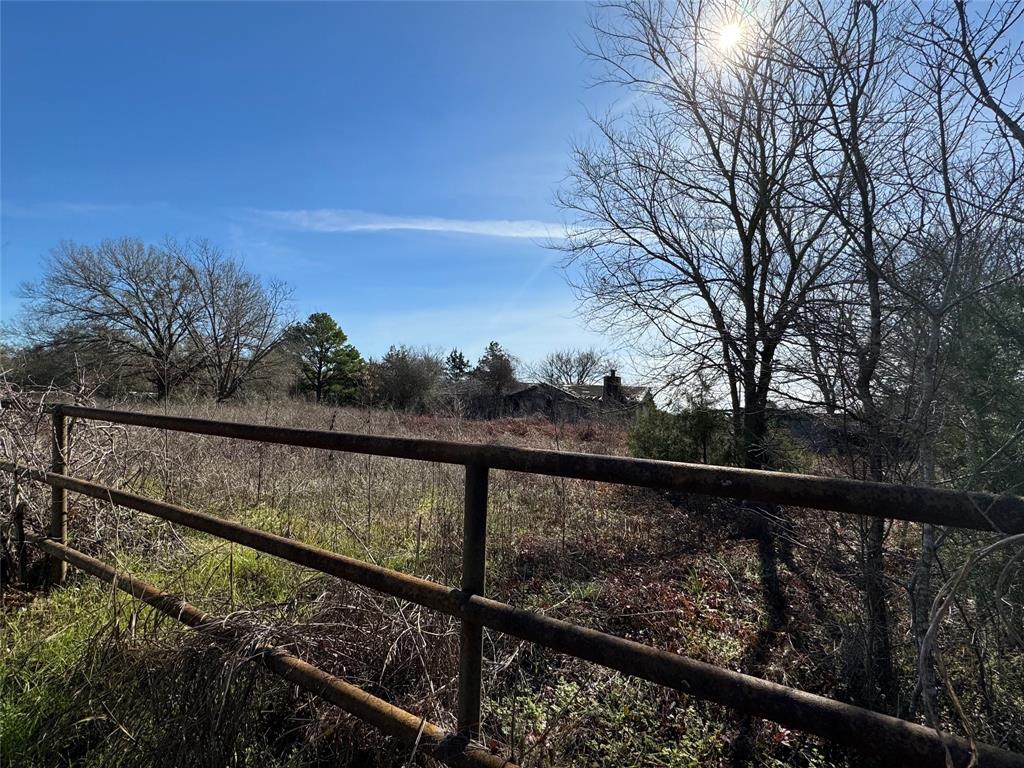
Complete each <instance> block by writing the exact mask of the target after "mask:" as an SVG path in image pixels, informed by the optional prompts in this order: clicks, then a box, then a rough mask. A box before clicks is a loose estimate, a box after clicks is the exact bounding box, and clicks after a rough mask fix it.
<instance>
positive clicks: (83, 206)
mask: <svg viewBox="0 0 1024 768" xmlns="http://www.w3.org/2000/svg"><path fill="white" fill-rule="evenodd" d="M0 14H2V103H0V109H2V113H0V141H2V147H0V149H2V178H0V182H2V189H0V202H2V222H0V223H2V238H0V243H2V247H3V251H2V272H0V282H2V286H0V288H2V291H0V301H2V308H0V315H2V317H3V319H5V320H8V319H10V318H11V317H12V316H14V315H16V314H17V309H18V301H17V292H18V286H19V285H20V284H21V283H22V282H23V281H25V280H32V279H34V278H36V277H37V276H38V275H39V273H40V270H41V267H42V259H43V258H44V257H45V255H46V254H47V253H48V251H49V249H50V248H52V247H53V246H54V245H55V244H56V243H57V242H58V241H59V240H61V239H72V240H76V241H80V242H87V243H88V242H95V241H98V240H99V239H101V238H103V237H108V236H122V235H132V236H138V237H142V238H145V239H147V240H159V239H161V238H163V237H164V236H165V235H173V236H177V237H183V238H184V237H190V236H191V237H208V238H210V239H212V240H213V241H215V242H216V243H218V244H220V245H221V246H222V247H223V248H225V249H226V250H228V251H230V252H233V253H236V254H238V255H242V256H244V257H245V261H246V263H247V265H248V266H249V267H250V268H251V269H253V270H254V271H258V272H260V273H263V274H266V275H275V276H277V277H281V278H284V279H285V280H287V281H288V282H289V283H290V284H291V285H292V286H293V287H294V289H295V301H294V306H293V311H294V313H295V315H297V316H304V315H306V314H308V313H309V312H311V311H327V312H330V313H331V314H332V315H334V316H335V318H336V319H337V320H338V321H339V323H340V324H341V325H342V327H343V328H344V329H345V330H346V332H347V333H348V334H349V337H350V339H351V340H352V341H353V343H355V344H356V346H357V347H359V348H360V350H362V351H363V352H364V354H367V355H379V354H380V353H381V352H383V351H384V350H386V349H387V347H388V345H389V344H392V343H395V344H400V343H406V344H413V345H430V346H434V347H443V348H450V347H452V346H455V345H457V346H459V347H461V348H463V349H465V351H466V352H467V354H469V355H470V356H471V357H475V356H476V355H478V354H479V352H480V350H481V349H482V347H483V346H484V345H485V344H486V343H487V342H488V341H489V340H490V339H492V338H495V339H498V340H499V341H501V342H502V343H503V344H505V345H506V347H507V348H509V349H510V350H511V351H512V352H514V353H516V354H518V355H519V356H520V357H521V358H523V359H524V360H527V361H529V360H533V359H536V358H538V357H539V356H541V355H542V354H543V353H544V352H546V351H549V350H551V349H553V348H556V347H562V346H566V345H583V344H590V343H594V344H597V345H598V346H604V345H606V344H607V342H606V341H605V340H602V339H601V338H600V337H598V336H595V335H593V334H591V333H589V332H588V331H587V330H586V329H585V328H584V325H583V323H582V322H581V321H580V320H579V319H577V317H576V309H577V307H576V302H575V299H574V298H573V295H572V291H571V290H570V289H569V287H568V286H567V284H566V282H565V279H564V276H563V275H562V273H561V271H560V269H559V267H558V260H559V257H558V255H557V254H556V253H554V252H552V251H550V250H548V249H546V248H544V247H543V242H544V240H545V237H544V236H545V234H546V233H547V232H548V231H549V228H550V227H551V225H557V224H559V223H560V222H561V221H562V215H561V212H560V211H559V210H558V209H557V208H556V207H555V206H554V205H553V202H552V200H553V196H554V191H555V189H556V188H557V185H558V182H559V180H560V179H561V178H562V177H563V175H564V174H565V172H566V170H567V168H568V162H569V157H568V154H569V148H570V144H571V141H572V140H573V139H581V138H585V137H586V136H587V135H588V134H589V130H590V129H589V124H588V114H590V113H594V112H601V111H603V110H604V109H606V108H607V107H609V106H610V105H611V104H612V102H613V100H614V99H615V98H621V97H622V94H621V93H615V92H612V91H610V90H609V89H608V88H603V87H602V88H595V87H591V85H590V83H591V82H592V79H593V76H594V74H595V72H594V70H593V65H592V64H590V63H588V62H587V61H586V59H585V56H584V55H583V53H581V51H580V50H579V47H578V41H580V40H583V41H586V40H588V39H589V31H588V27H587V16H588V6H587V5H586V4H584V3H581V2H569V3H551V2H532V3H482V2H478V3H451V4H446V3H413V4H405V3H377V4H369V3H309V4H307V3H207V2H193V3H179V4H173V3H155V2H154V3H73V4H62V3H11V2H4V3H3V4H2V5H0Z"/></svg>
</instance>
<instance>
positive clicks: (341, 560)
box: [0, 463, 1024, 768]
mask: <svg viewBox="0 0 1024 768" xmlns="http://www.w3.org/2000/svg"><path fill="white" fill-rule="evenodd" d="M0 470H7V471H14V472H18V473H20V474H21V475H22V476H23V477H25V478H28V479H32V480H37V481H41V482H44V483H47V484H50V485H53V486H56V487H60V488H64V489H66V490H69V491H72V492H75V493H81V494H84V495H87V496H91V497H93V498H97V499H103V500H105V501H109V502H110V503H112V504H116V505H118V506H122V507H127V508H129V509H135V510H137V511H140V512H145V513H147V514H151V515H154V516H156V517H159V518H162V519H164V520H168V521H170V522H173V523H177V524H180V525H184V526H186V527H189V528H192V529H194V530H198V531H203V532H205V533H210V534H213V535H214V536H217V537H218V538H222V539H225V540H227V541H233V542H235V543H238V544H242V545H245V546H248V547H251V548H253V549H256V550H258V551H260V552H264V553H267V554H270V555H275V556H277V557H281V558H282V559H285V560H288V561H289V562H292V563H295V564H297V565H302V566H306V567H309V568H313V569H315V570H318V571H320V572H322V573H326V574H328V575H331V576H336V577H338V578H341V579H343V580H346V581H349V582H352V583H355V584H358V585H360V586H364V587H368V588H370V589H373V590H376V591H378V592H383V593H384V594H388V595H391V596H393V597H398V598H402V599H404V600H408V601H410V602H413V603H416V604H418V605H422V606H424V607H426V608H431V609H433V610H436V611H439V612H441V613H445V614H448V615H450V616H454V617H456V618H460V619H463V620H465V621H469V622H472V623H474V624H478V625H480V626H484V627H487V628H489V629H493V630H497V631H500V632H503V633H505V634H508V635H512V636H513V637H517V638H519V639H521V640H527V641H529V642H532V643H535V644H537V645H541V646H543V647H546V648H549V649H551V650H554V651H557V652H560V653H565V654H568V655H570V656H575V657H577V658H581V659H584V660H587V661H591V662H594V663H596V664H599V665H601V666H604V667H608V668H610V669H614V670H616V671H619V672H622V673H624V674H627V675H633V676H635V677H640V678H643V679H645V680H649V681H651V682H654V683H657V684H659V685H663V686H665V687H668V688H673V689H675V690H678V691H682V692H684V693H688V694H690V695H693V696H696V697H697V698H700V699H706V700H708V701H714V702H717V703H719V704H724V705H726V706H728V707H730V708H732V709H735V710H737V711H739V712H742V713H745V714H750V715H755V716H757V717H763V718H765V719H767V720H772V721H774V722H777V723H779V724H781V725H784V726H787V727H790V728H794V729H797V730H801V731H805V732H807V733H812V734H815V735H817V736H821V737H823V738H826V739H828V740H830V741H835V742H838V743H841V744H845V745H847V746H851V747H855V748H858V749H860V750H862V751H865V752H868V753H872V754H877V755H880V756H883V757H885V758H886V759H893V760H899V761H902V762H904V763H907V764H911V763H912V764H915V765H945V758H946V754H947V751H948V754H949V755H950V756H951V757H953V759H954V761H955V764H956V765H966V764H967V763H968V762H969V758H970V755H971V747H970V744H968V743H967V742H966V741H964V740H962V739H958V738H954V737H951V736H946V735H940V734H939V733H937V732H936V731H934V730H932V729H930V728H926V727H924V726H921V725H918V724H916V723H911V722H908V721H906V720H901V719H899V718H896V717H891V716H889V715H883V714H879V713H877V712H873V711H871V710H868V709H864V708H862V707H856V706H853V705H851V704H845V703H843V702H839V701H836V700H834V699H829V698H827V697H825V696H819V695H816V694H812V693H807V692H804V691H799V690H797V689H795V688H789V687H787V686H783V685H779V684H777V683H772V682H770V681H767V680H762V679H760V678H756V677H752V676H750V675H745V674H742V673H739V672H733V671H730V670H727V669H722V668H720V667H716V666H714V665H712V664H707V663H704V662H701V661H697V660H695V659H691V658H688V657H685V656H680V655H678V654H675V653H670V652H667V651H661V650H657V649H655V648H651V647H650V646H646V645H643V644H641V643H637V642H634V641H631V640H625V639H623V638H620V637H615V636H614V635H609V634H606V633H603V632H598V631H596V630H591V629H586V628H584V627H580V626H577V625H574V624H570V623H568V622H564V621H560V620H558V619H553V618H550V617H548V616H544V615H542V614H537V613H532V612H530V611H524V610H522V609H518V608H513V607H512V606H509V605H506V604H505V603H501V602H498V601H495V600H491V599H488V598H484V597H480V596H477V595H473V594H470V593H468V592H464V591H462V590H457V589H453V588H450V587H446V586H444V585H442V584H437V583H435V582H432V581H428V580H426V579H421V578H418V577H415V576H409V575H407V574H403V573H400V572H398V571H393V570H390V569H387V568H382V567H380V566H377V565H371V564H369V563H364V562H362V561H360V560H356V559H353V558H349V557H345V556H344V555H339V554H336V553H334V552H330V551H328V550H325V549H320V548H319V547H314V546H312V545H309V544H303V543H301V542H297V541H294V540H292V539H288V538H286V537H283V536H277V535H276V534H271V533H266V532H264V531H259V530H257V529H254V528H249V527H248V526H244V525H241V524H240V523H235V522H231V521H228V520H224V519H222V518H219V517H215V516H213V515H209V514H206V513H203V512H196V511H193V510H189V509H186V508H185V507H180V506H178V505H175V504H169V503H167V502H161V501H155V500H153V499H148V498H146V497H143V496H138V495H135V494H132V493H128V492H125V491H120V490H117V489H115V488H110V487H107V486H104V485H100V484H98V483H91V482H88V481H85V480H79V479H76V478H70V477H65V476H60V475H54V474H53V473H49V472H42V471H39V470H32V469H30V468H27V467H21V466H18V465H14V464H11V463H0ZM977 749H978V759H979V764H980V765H982V766H1018V768H1019V767H1020V766H1024V756H1021V755H1017V754H1014V753H1012V752H1008V751H1006V750H1002V749H999V748H997V747H993V746H990V745H986V744H979V745H977Z"/></svg>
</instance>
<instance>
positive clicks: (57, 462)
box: [49, 405, 68, 587]
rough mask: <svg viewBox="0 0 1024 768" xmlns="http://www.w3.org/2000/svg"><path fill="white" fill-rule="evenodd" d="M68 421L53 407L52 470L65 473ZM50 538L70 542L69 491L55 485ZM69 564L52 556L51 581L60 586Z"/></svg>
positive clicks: (59, 410)
mask: <svg viewBox="0 0 1024 768" xmlns="http://www.w3.org/2000/svg"><path fill="white" fill-rule="evenodd" d="M67 448H68V422H67V417H66V416H65V415H64V411H63V409H62V408H61V407H60V406H59V405H55V406H54V407H53V445H52V449H53V455H52V459H51V462H50V471H51V472H53V473H54V474H58V475H63V474H66V470H67ZM50 538H51V539H54V540H55V541H59V542H60V543H61V544H67V542H68V492H67V491H66V490H65V489H64V488H58V487H57V486H53V488H52V496H51V497H50ZM67 570H68V566H67V563H65V562H64V561H63V560H61V559H59V558H56V557H52V556H51V557H50V567H49V583H50V586H52V587H53V586H58V585H60V584H63V583H64V576H65V575H66V574H67Z"/></svg>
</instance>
